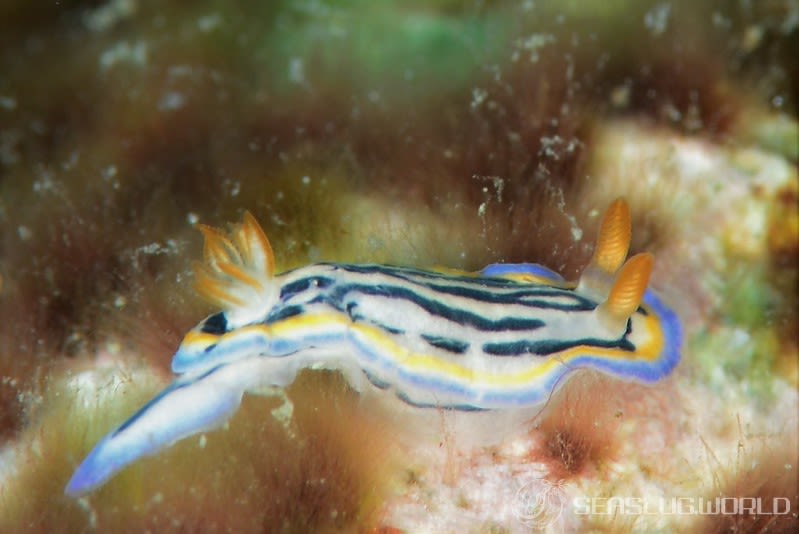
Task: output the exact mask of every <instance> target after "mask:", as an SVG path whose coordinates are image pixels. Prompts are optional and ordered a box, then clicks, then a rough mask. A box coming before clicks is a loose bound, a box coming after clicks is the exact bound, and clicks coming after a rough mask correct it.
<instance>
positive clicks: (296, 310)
mask: <svg viewBox="0 0 799 534" xmlns="http://www.w3.org/2000/svg"><path fill="white" fill-rule="evenodd" d="M304 311H305V309H304V308H303V307H302V306H281V307H275V308H273V309H272V311H270V312H269V315H267V316H266V319H264V324H272V323H276V322H278V321H282V320H283V319H288V318H289V317H294V316H296V315H300V314H301V313H303V312H304Z"/></svg>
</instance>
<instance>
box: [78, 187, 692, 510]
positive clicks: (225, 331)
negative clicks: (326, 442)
mask: <svg viewBox="0 0 799 534" xmlns="http://www.w3.org/2000/svg"><path fill="white" fill-rule="evenodd" d="M199 228H200V230H201V231H202V233H203V234H204V237H205V248H204V257H205V261H204V263H203V264H198V265H196V266H195V272H196V288H197V290H198V292H199V293H200V294H201V295H203V296H204V297H206V298H208V299H209V300H211V301H212V302H214V303H216V304H217V305H219V306H220V307H221V308H222V309H223V310H224V311H220V312H219V313H215V314H213V315H211V316H209V317H208V318H206V319H205V320H203V321H202V322H201V323H200V324H199V325H197V326H196V327H195V328H194V329H193V330H191V331H190V332H189V333H188V334H187V335H186V336H185V338H184V340H183V342H182V343H181V345H180V347H179V348H178V350H177V353H176V354H175V356H174V359H173V361H172V371H173V372H174V373H176V374H178V375H179V376H178V378H177V379H176V380H175V382H173V383H172V384H171V385H170V386H169V387H167V388H166V389H165V390H164V391H162V392H161V393H160V394H159V395H157V396H156V397H155V398H154V399H152V400H151V401H150V402H148V403H147V404H146V405H145V406H144V407H142V408H141V409H140V410H138V411H137V412H136V413H135V414H134V415H133V416H131V417H130V418H129V419H128V420H127V421H126V422H125V423H123V424H122V425H121V426H120V427H119V428H117V429H116V430H114V431H113V432H111V433H110V434H109V435H108V436H106V437H105V438H104V439H103V440H101V441H100V443H98V444H97V445H96V446H95V448H94V449H93V450H92V451H91V453H90V454H89V456H88V457H87V458H86V459H85V460H84V461H83V463H82V464H81V465H80V466H79V467H78V468H77V470H76V471H75V473H74V475H73V477H72V479H71V480H70V481H69V483H68V485H67V487H66V493H67V494H68V495H72V496H79V495H82V494H85V493H87V492H89V491H91V490H93V489H95V488H96V487H98V486H100V485H102V484H103V483H105V481H107V480H108V479H109V478H111V477H112V476H113V475H114V474H115V473H117V472H118V471H120V470H121V469H123V468H124V467H125V466H127V465H129V464H130V463H132V462H134V461H136V460H137V459H139V458H141V457H142V456H145V455H150V454H155V453H157V452H158V451H160V450H162V449H164V448H165V447H168V446H169V445H171V444H172V443H174V442H175V441H177V440H180V439H183V438H185V437H188V436H190V435H193V434H196V433H198V432H202V431H205V430H209V429H212V428H215V427H218V426H219V425H221V424H222V423H223V422H224V421H226V420H227V419H228V418H229V417H230V416H231V415H232V414H233V413H234V412H235V411H236V410H237V408H238V406H239V404H240V401H241V397H242V395H243V393H244V392H246V391H253V390H256V389H262V388H264V387H274V388H281V387H284V386H286V385H288V384H290V383H291V382H292V381H293V380H294V377H295V375H296V374H297V372H298V371H299V370H301V369H303V368H308V367H313V368H327V369H337V370H340V371H341V372H342V373H343V374H344V376H345V377H346V378H347V380H348V382H349V383H350V384H351V385H352V386H353V387H354V388H355V389H356V390H359V391H362V390H363V389H364V388H375V389H376V390H378V391H380V392H381V393H382V394H384V395H396V396H397V397H398V398H399V399H401V400H402V401H404V402H405V403H407V404H409V405H411V406H414V407H418V408H419V409H423V408H431V407H433V408H438V409H448V410H459V411H486V410H506V409H514V408H519V407H529V406H537V405H540V404H542V403H544V402H545V401H546V400H547V399H548V398H549V396H550V395H551V394H552V392H553V390H554V389H556V388H557V387H559V385H561V384H562V383H563V381H564V378H566V377H567V375H568V374H569V373H571V372H572V371H574V370H575V369H578V368H590V369H595V370H598V371H601V372H604V373H606V374H609V375H612V376H615V377H618V378H620V379H623V380H636V381H640V382H655V381H658V380H660V379H661V378H663V377H665V376H666V375H668V374H669V373H670V372H671V371H672V369H673V368H674V367H675V366H676V365H677V363H678V361H679V358H680V346H681V337H682V335H681V327H680V323H679V321H678V319H677V316H676V315H675V313H674V312H673V311H672V310H670V309H669V308H668V307H666V306H665V305H664V304H663V302H662V301H661V300H660V299H659V298H658V297H657V296H656V295H655V294H654V293H653V292H652V291H651V290H648V289H647V285H648V282H649V277H650V274H651V271H652V266H653V258H652V256H651V254H648V253H642V254H638V255H636V256H634V257H632V258H630V259H629V260H627V261H626V262H625V259H626V257H627V252H628V248H629V243H630V235H631V230H630V215H629V209H628V207H627V204H626V202H625V201H624V200H623V199H618V200H616V201H614V202H613V203H612V204H611V205H610V207H609V208H608V210H607V212H606V214H605V216H604V218H603V221H602V224H601V227H600V232H599V237H598V241H597V247H596V250H595V253H594V256H593V259H592V260H591V263H590V264H589V265H588V266H587V267H586V269H585V270H584V271H583V274H582V275H581V277H580V280H579V281H578V282H577V283H570V282H566V281H564V280H563V279H562V278H561V277H560V276H559V275H558V274H557V273H555V272H553V271H550V270H549V269H547V268H546V267H542V266H540V265H535V264H495V265H489V266H488V267H486V268H485V269H483V270H482V271H480V272H478V273H468V272H463V273H458V272H451V271H448V272H447V273H441V272H436V271H425V270H420V269H414V268H409V267H395V266H386V265H351V264H334V263H320V264H315V265H310V266H307V267H302V268H299V269H295V270H292V271H288V272H285V273H283V274H279V275H276V274H275V263H274V257H273V253H272V248H271V246H270V244H269V241H268V240H267V238H266V236H265V235H264V233H263V231H262V230H261V228H260V226H259V225H258V223H257V222H256V221H255V219H254V218H253V217H252V216H251V215H250V214H249V213H247V214H245V216H244V220H243V222H242V223H241V224H239V225H236V226H234V228H233V230H232V231H231V233H230V234H229V235H226V234H224V233H223V232H221V231H219V230H216V229H213V228H210V227H207V226H203V225H200V226H199Z"/></svg>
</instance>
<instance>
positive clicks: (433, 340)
mask: <svg viewBox="0 0 799 534" xmlns="http://www.w3.org/2000/svg"><path fill="white" fill-rule="evenodd" d="M421 337H422V339H424V340H425V341H427V342H428V343H430V344H431V345H432V346H434V347H436V348H439V349H444V350H446V351H448V352H452V353H454V354H463V353H464V352H466V351H467V350H469V343H467V342H465V341H460V340H459V339H453V338H451V337H442V336H431V335H428V334H422V336H421Z"/></svg>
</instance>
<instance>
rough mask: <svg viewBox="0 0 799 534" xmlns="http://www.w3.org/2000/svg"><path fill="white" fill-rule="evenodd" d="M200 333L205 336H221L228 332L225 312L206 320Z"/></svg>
mask: <svg viewBox="0 0 799 534" xmlns="http://www.w3.org/2000/svg"><path fill="white" fill-rule="evenodd" d="M200 332H202V333H203V334H213V335H215V336H221V335H222V334H224V333H226V332H227V318H226V317H225V312H219V313H215V314H213V315H212V316H210V317H209V318H208V319H206V320H205V322H204V323H203V326H202V328H200Z"/></svg>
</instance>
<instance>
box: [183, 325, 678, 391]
mask: <svg viewBox="0 0 799 534" xmlns="http://www.w3.org/2000/svg"><path fill="white" fill-rule="evenodd" d="M643 321H644V328H645V329H646V330H647V332H648V334H649V339H650V341H649V342H648V343H646V344H645V345H643V346H641V347H638V350H637V351H636V352H626V351H621V350H617V349H607V348H602V347H592V346H579V347H574V348H571V349H568V350H565V351H562V352H559V353H555V354H552V355H550V356H547V357H546V358H541V363H540V365H535V366H533V367H532V368H531V369H529V370H527V371H522V372H516V373H492V372H480V373H478V372H476V371H475V370H474V369H470V368H469V367H466V366H464V365H461V364H458V363H455V362H452V361H448V360H445V359H442V358H440V357H438V356H435V355H431V354H424V353H411V352H410V351H408V350H407V349H405V348H404V347H402V346H401V345H399V344H398V343H396V342H395V341H394V340H393V339H391V337H389V336H387V335H386V334H385V333H384V332H383V331H382V330H380V329H379V328H377V327H373V326H369V325H365V324H363V323H352V322H351V321H350V319H349V318H348V317H345V316H342V315H338V314H334V313H325V314H313V315H299V316H296V317H290V318H288V319H285V320H283V321H280V322H277V323H273V324H271V325H263V324H258V325H250V326H245V327H242V328H240V329H238V330H236V331H235V332H231V333H229V334H226V335H225V336H222V337H225V338H231V337H233V338H235V337H239V336H246V335H252V334H259V335H263V336H266V337H276V338H281V337H282V338H292V337H304V336H306V335H308V333H312V332H313V331H315V330H322V329H324V328H325V327H330V326H339V327H342V328H347V327H349V328H350V329H352V330H353V331H354V332H356V333H357V334H358V335H360V336H361V337H363V338H365V339H366V340H368V341H369V342H370V343H371V344H372V345H373V346H375V347H376V348H378V349H379V350H380V352H381V353H382V355H383V357H386V358H389V359H390V360H393V361H394V362H396V363H397V364H398V365H399V366H400V367H402V368H404V369H406V370H409V371H411V372H413V373H415V374H421V375H424V374H437V375H441V376H445V377H449V378H453V379H456V380H458V381H460V382H463V383H466V384H470V385H478V384H479V385H481V386H487V387H496V388H518V387H522V386H526V385H528V384H531V383H534V382H538V381H540V380H541V379H542V378H544V377H546V375H548V374H550V373H552V372H553V371H554V370H555V368H557V367H559V366H561V365H566V364H568V363H569V362H570V361H572V360H574V359H576V358H579V357H581V356H586V355H590V356H592V357H600V358H605V359H608V360H626V361H640V360H645V361H655V360H657V358H658V357H659V356H660V352H661V351H662V349H663V332H662V330H661V329H660V324H659V322H658V319H657V316H656V315H655V314H654V313H652V312H651V311H650V314H649V315H647V316H645V317H644V318H643ZM219 337H220V336H213V335H211V334H205V333H198V332H189V334H187V335H186V338H185V339H184V343H191V344H194V343H204V344H211V343H215V342H217V341H218V340H219ZM487 357H488V358H491V356H487Z"/></svg>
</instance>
